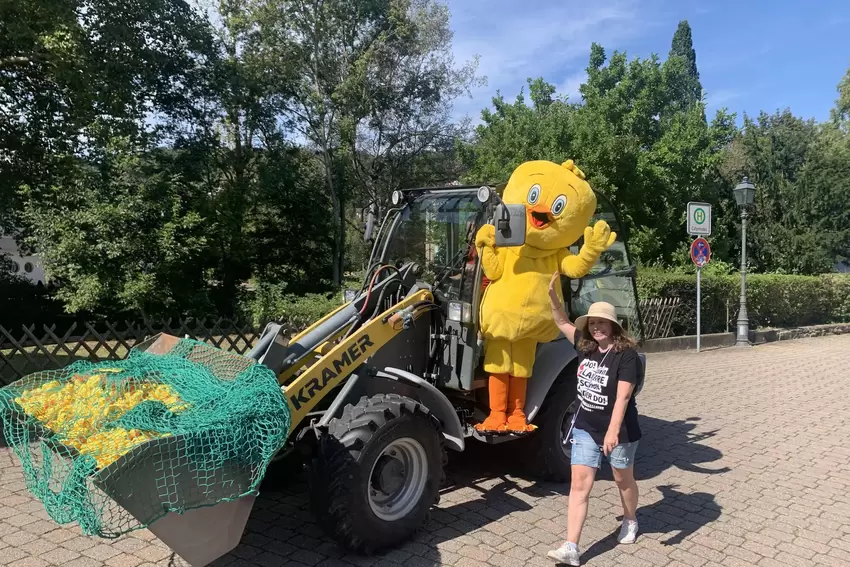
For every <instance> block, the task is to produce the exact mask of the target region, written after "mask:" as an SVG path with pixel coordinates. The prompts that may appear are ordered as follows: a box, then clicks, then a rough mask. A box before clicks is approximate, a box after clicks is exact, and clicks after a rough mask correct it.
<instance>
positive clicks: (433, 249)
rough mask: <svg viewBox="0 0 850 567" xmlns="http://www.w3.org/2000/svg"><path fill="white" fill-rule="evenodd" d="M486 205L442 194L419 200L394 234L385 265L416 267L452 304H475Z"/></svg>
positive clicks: (467, 194) (472, 196)
mask: <svg viewBox="0 0 850 567" xmlns="http://www.w3.org/2000/svg"><path fill="white" fill-rule="evenodd" d="M484 219H485V209H484V205H483V204H482V203H481V202H479V201H478V199H477V198H476V195H475V193H474V192H470V191H464V192H457V193H455V192H449V191H445V192H442V191H441V192H439V193H431V194H426V195H423V196H421V197H418V198H417V199H416V200H415V201H414V202H413V203H411V204H410V206H408V207H407V208H406V209H405V212H404V217H403V218H402V219H401V222H400V224H399V225H398V226H397V228H396V230H395V233H394V234H392V235H390V236H389V238H390V242H389V245H388V247H387V253H386V256H385V261H386V262H389V263H392V264H394V265H396V266H397V267H398V266H401V265H402V264H403V263H405V262H416V263H417V264H418V265H419V266H420V268H421V269H422V273H421V275H420V276H419V278H420V279H421V280H423V281H425V282H428V283H430V284H435V283H436V284H437V286H436V287H437V289H439V290H440V292H442V293H443V294H444V295H445V297H446V298H447V299H462V300H464V301H471V299H472V295H471V290H472V287H473V281H474V278H475V266H476V254H475V247H474V241H475V231H476V230H477V229H478V227H479V226H481V225H482V224H483V223H484Z"/></svg>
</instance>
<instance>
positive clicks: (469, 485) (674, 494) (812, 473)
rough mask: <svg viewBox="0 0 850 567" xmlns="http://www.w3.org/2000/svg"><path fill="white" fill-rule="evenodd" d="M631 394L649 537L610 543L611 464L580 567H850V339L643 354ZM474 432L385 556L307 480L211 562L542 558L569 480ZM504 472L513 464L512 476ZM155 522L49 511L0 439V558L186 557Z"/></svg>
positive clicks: (95, 562) (13, 565) (153, 561)
mask: <svg viewBox="0 0 850 567" xmlns="http://www.w3.org/2000/svg"><path fill="white" fill-rule="evenodd" d="M648 360H649V366H648V373H647V382H646V386H645V389H644V391H643V392H642V394H641V395H640V397H639V399H638V407H639V410H640V413H641V424H642V428H643V430H644V439H643V440H642V441H641V445H640V447H639V449H638V460H637V464H636V471H637V477H638V484H639V488H640V493H641V496H640V509H639V513H638V519H639V521H640V526H641V531H642V534H641V536H640V537H639V539H638V541H637V543H636V544H635V545H631V546H617V545H616V542H615V541H614V537H615V535H616V531H617V528H618V526H619V521H618V515H619V514H620V511H621V508H620V506H621V505H620V503H619V496H618V494H617V491H616V488H615V486H614V484H613V482H612V481H611V476H610V471H608V470H603V471H602V472H601V473H600V476H599V480H598V482H597V484H596V486H595V487H594V489H593V493H592V495H591V503H590V511H589V515H588V520H587V523H586V528H585V532H584V535H583V541H582V550H583V557H584V559H583V561H584V564H586V565H592V566H596V565H600V566H601V565H629V566H663V565H688V566H693V567H700V566H702V565H723V566H727V567H736V566H748V565H756V566H758V567H770V566H773V565H791V566H810V565H829V566H836V567H837V566H846V565H850V443H849V442H848V439H850V417H848V416H850V412H848V406H850V335H845V336H834V337H823V338H814V339H801V340H797V341H789V342H782V343H772V344H768V345H763V346H759V347H756V348H752V349H743V350H738V349H721V350H714V351H708V352H703V353H700V354H697V353H694V352H688V353H663V354H651V355H649V357H648ZM510 457H511V454H510V452H509V451H505V450H504V449H501V448H493V447H486V446H481V445H479V444H473V447H472V449H471V450H470V451H469V452H468V453H464V454H463V455H460V456H457V455H451V456H450V458H451V460H452V461H451V464H450V466H449V470H448V478H449V480H450V486H449V487H447V488H446V489H445V490H444V491H443V495H442V500H441V503H440V504H439V506H438V507H437V508H436V509H435V510H434V512H433V515H432V519H431V521H430V523H429V524H428V525H427V526H426V527H425V528H424V529H423V530H421V531H420V533H418V534H417V536H416V537H415V539H414V540H413V541H411V542H409V543H407V544H406V545H403V546H402V547H400V548H398V549H396V550H394V551H392V552H390V553H386V554H384V555H382V556H380V557H359V556H352V555H346V554H345V553H344V552H343V551H342V550H340V549H339V548H338V547H337V546H336V545H335V544H334V543H333V542H332V541H330V540H329V539H327V538H326V537H325V536H324V534H323V533H322V531H321V530H320V529H319V528H318V527H317V526H316V525H315V523H313V520H312V517H311V515H310V512H309V507H308V505H307V500H306V498H305V484H304V480H303V478H296V479H293V480H292V481H291V484H290V485H289V486H288V487H287V489H286V490H283V491H268V490H267V491H264V493H263V494H262V495H261V496H260V497H259V499H258V501H257V504H256V506H255V510H254V512H253V514H252V516H251V519H250V521H249V526H248V529H247V531H246V535H245V536H244V538H243V540H242V543H241V544H240V546H239V547H238V548H237V549H236V550H234V551H233V552H232V553H231V554H230V555H228V556H226V557H223V558H221V559H220V560H218V561H216V562H215V564H214V565H215V566H216V567H223V566H225V565H230V566H232V567H242V566H247V565H258V566H264V567H274V566H284V565H285V566H302V565H309V566H332V565H346V566H347V565H364V566H366V565H381V566H384V565H404V566H407V567H419V566H426V565H454V566H458V567H465V566H472V565H492V566H497V567H519V566H523V565H529V566H531V565H541V566H545V565H551V564H552V563H551V562H550V561H549V560H548V559H547V558H546V551H547V550H549V549H551V548H552V547H554V546H556V545H558V544H560V542H561V541H562V539H563V538H564V537H565V535H566V512H567V498H568V496H567V494H568V490H567V488H568V487H567V486H564V485H559V484H551V483H539V482H536V481H535V480H534V479H533V478H530V477H528V476H524V475H522V474H519V473H516V472H510V471H512V470H515V467H512V466H511V463H510V462H509V460H510ZM506 471H508V472H506ZM181 563H182V562H181V560H179V558H177V557H175V556H174V555H173V554H172V553H171V552H170V551H169V550H168V549H167V548H166V547H165V546H164V545H163V544H161V543H160V542H159V541H158V540H156V538H154V536H153V535H152V534H151V533H150V532H148V531H142V532H137V533H135V534H133V535H131V536H125V537H122V538H121V539H119V540H116V541H105V540H100V539H97V538H91V537H86V536H83V535H82V533H81V532H80V530H79V529H78V528H76V527H59V526H57V525H56V524H54V523H53V522H51V521H50V520H49V518H48V516H47V515H46V513H45V512H44V509H43V508H42V507H41V505H40V504H39V503H38V502H37V501H34V500H33V499H32V498H31V497H30V496H29V495H28V493H27V491H26V489H25V487H24V484H23V480H22V477H21V475H20V473H19V469H18V465H17V462H16V461H15V458H14V457H13V455H12V454H11V452H10V451H9V449H7V448H2V447H0V565H8V566H10V567H46V566H48V565H64V566H66V567H103V566H111V567H112V566H114V567H120V566H122V565H123V566H128V567H153V566H168V565H179V564H181Z"/></svg>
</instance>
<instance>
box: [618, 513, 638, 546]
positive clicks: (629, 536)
mask: <svg viewBox="0 0 850 567" xmlns="http://www.w3.org/2000/svg"><path fill="white" fill-rule="evenodd" d="M637 534H638V523H637V520H625V519H624V520H623V526H622V527H621V528H620V535H618V536H617V543H625V544H628V543H634V542H635V540H636V539H637Z"/></svg>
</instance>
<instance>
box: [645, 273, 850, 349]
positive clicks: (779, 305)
mask: <svg viewBox="0 0 850 567" xmlns="http://www.w3.org/2000/svg"><path fill="white" fill-rule="evenodd" d="M637 285H638V294H639V296H640V298H641V299H650V298H655V297H679V298H680V299H681V302H682V303H681V304H680V306H679V310H678V311H677V312H676V317H675V320H674V322H673V326H672V329H671V332H672V334H674V335H692V334H695V333H696V275H695V274H671V273H665V272H655V271H640V272H639V273H638V278H637ZM700 287H701V295H702V313H701V315H702V332H703V333H719V332H724V331H725V330H726V307H727V302H728V305H729V318H730V322H729V328H730V330H733V329H734V327H735V321H736V320H737V318H738V306H739V301H740V293H741V278H740V276H738V275H707V274H703V276H702V282H701V286H700ZM747 312H748V315H749V319H750V327H751V328H769V327H773V328H776V327H785V328H787V327H798V326H803V325H819V324H825V323H839V322H847V321H850V274H824V275H820V276H795V275H785V274H748V275H747Z"/></svg>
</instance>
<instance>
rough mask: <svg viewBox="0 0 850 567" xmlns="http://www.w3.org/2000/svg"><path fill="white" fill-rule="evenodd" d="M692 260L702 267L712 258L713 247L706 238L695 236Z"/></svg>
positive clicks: (692, 244)
mask: <svg viewBox="0 0 850 567" xmlns="http://www.w3.org/2000/svg"><path fill="white" fill-rule="evenodd" d="M695 216H696V215H695ZM691 260H692V261H693V263H694V264H696V265H697V266H699V267H700V268H701V267H703V266H705V265H706V264H708V262H709V260H711V247H710V246H709V245H708V241H707V240H706V239H705V238H703V237H699V238H695V239H694V241H693V242H692V243H691Z"/></svg>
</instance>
